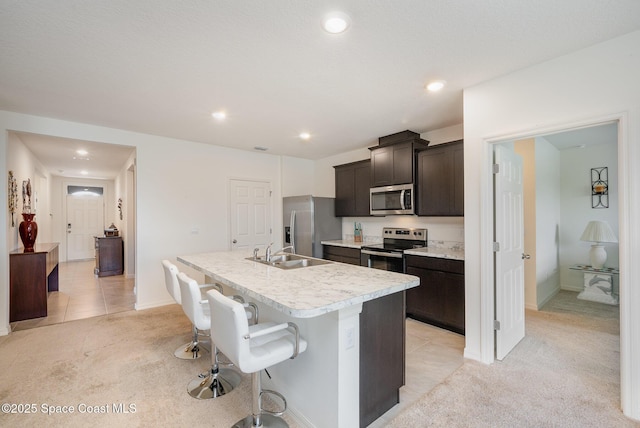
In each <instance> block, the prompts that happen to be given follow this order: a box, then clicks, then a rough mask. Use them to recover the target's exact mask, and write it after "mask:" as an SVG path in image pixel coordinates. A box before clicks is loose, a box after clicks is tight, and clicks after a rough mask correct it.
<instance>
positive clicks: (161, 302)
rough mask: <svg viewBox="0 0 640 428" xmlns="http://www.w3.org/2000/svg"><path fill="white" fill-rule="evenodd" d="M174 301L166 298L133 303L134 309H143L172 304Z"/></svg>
mask: <svg viewBox="0 0 640 428" xmlns="http://www.w3.org/2000/svg"><path fill="white" fill-rule="evenodd" d="M175 303H176V302H175V300H173V299H167V300H158V301H155V302H151V303H146V304H144V305H141V304H138V303H136V304H135V305H134V307H135V309H136V311H143V310H145V309H153V308H159V307H160V306H167V305H173V304H175Z"/></svg>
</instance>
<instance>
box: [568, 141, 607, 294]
mask: <svg viewBox="0 0 640 428" xmlns="http://www.w3.org/2000/svg"><path fill="white" fill-rule="evenodd" d="M616 143H617V142H616V141H612V142H609V143H608V144H606V143H605V144H599V145H597V146H592V147H587V148H584V149H571V150H563V151H561V152H560V158H561V163H562V169H561V171H562V173H561V174H562V179H561V181H562V187H561V189H562V190H561V191H562V199H561V200H562V202H561V208H562V222H561V227H560V267H561V270H560V282H561V287H562V288H563V289H568V290H576V291H581V290H582V289H583V283H584V281H583V275H582V272H579V271H574V270H570V269H569V266H571V265H575V264H589V250H590V249H591V243H590V242H582V241H580V236H581V235H582V232H583V231H584V228H585V227H586V226H587V223H588V222H589V221H591V220H603V221H606V222H607V223H609V225H610V226H611V228H612V229H613V232H614V233H615V235H616V236H619V233H618V202H619V197H618V180H617V177H618V159H617V155H618V151H617V144H616ZM603 166H606V167H607V168H608V169H609V171H608V172H609V208H596V209H594V208H591V168H599V167H603ZM604 245H605V249H606V251H607V263H606V266H609V267H618V266H619V263H620V257H619V251H618V244H604Z"/></svg>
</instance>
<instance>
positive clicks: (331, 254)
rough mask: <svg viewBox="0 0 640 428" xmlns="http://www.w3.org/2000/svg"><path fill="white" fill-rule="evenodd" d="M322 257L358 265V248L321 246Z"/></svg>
mask: <svg viewBox="0 0 640 428" xmlns="http://www.w3.org/2000/svg"><path fill="white" fill-rule="evenodd" d="M322 251H323V254H322V257H323V258H324V259H327V260H332V261H334V262H342V263H349V264H352V265H360V250H359V249H358V248H347V247H336V246H334V245H323V246H322Z"/></svg>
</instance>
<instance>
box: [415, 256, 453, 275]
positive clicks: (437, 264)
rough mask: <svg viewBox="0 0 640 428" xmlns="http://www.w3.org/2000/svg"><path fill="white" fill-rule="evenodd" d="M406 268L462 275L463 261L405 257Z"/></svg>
mask: <svg viewBox="0 0 640 428" xmlns="http://www.w3.org/2000/svg"><path fill="white" fill-rule="evenodd" d="M405 257H406V259H405V261H406V265H407V267H409V266H411V267H417V268H422V269H430V270H438V271H441V272H450V273H458V274H461V275H464V261H463V260H452V259H441V258H438V257H427V256H413V255H407V256H405Z"/></svg>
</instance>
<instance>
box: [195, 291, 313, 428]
mask: <svg viewBox="0 0 640 428" xmlns="http://www.w3.org/2000/svg"><path fill="white" fill-rule="evenodd" d="M207 298H208V300H209V305H210V311H211V340H212V341H213V342H215V343H216V345H217V346H218V347H219V348H220V350H221V351H222V352H223V353H224V354H225V355H226V356H227V358H229V360H231V362H232V363H234V364H235V365H236V367H238V368H239V369H240V370H242V371H243V372H244V373H251V389H252V393H251V395H252V405H251V411H252V414H251V415H249V416H247V417H246V418H244V419H241V420H240V421H238V422H236V424H235V425H234V427H254V428H255V427H288V425H287V423H286V422H285V420H284V419H282V418H280V417H279V416H280V415H282V413H284V411H285V410H286V408H287V402H286V400H285V399H284V397H283V396H282V395H281V394H279V393H277V392H275V391H269V390H262V388H261V384H260V371H262V370H264V369H266V368H267V367H271V366H273V365H275V364H278V363H280V362H282V361H285V360H287V359H290V358H295V357H296V356H297V355H298V354H299V353H301V352H304V351H305V350H306V349H307V341H306V340H304V339H303V338H301V337H300V335H299V333H298V326H296V325H295V324H294V323H291V322H290V323H282V324H276V323H272V322H269V323H259V324H255V325H252V326H249V323H248V321H247V317H246V316H245V311H244V308H243V306H242V304H240V303H238V302H236V301H234V300H232V299H229V298H228V297H225V296H223V295H222V294H220V293H219V292H218V291H216V290H209V291H208V292H207ZM264 393H269V394H275V395H277V396H279V397H280V398H281V399H282V401H283V403H284V406H283V407H284V408H283V409H282V411H280V412H270V411H267V410H265V409H263V408H262V405H261V402H262V394H264Z"/></svg>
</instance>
